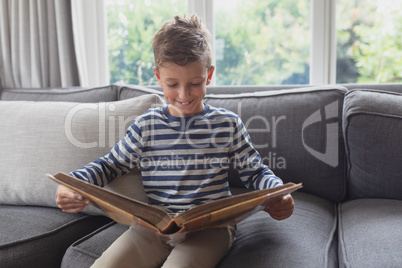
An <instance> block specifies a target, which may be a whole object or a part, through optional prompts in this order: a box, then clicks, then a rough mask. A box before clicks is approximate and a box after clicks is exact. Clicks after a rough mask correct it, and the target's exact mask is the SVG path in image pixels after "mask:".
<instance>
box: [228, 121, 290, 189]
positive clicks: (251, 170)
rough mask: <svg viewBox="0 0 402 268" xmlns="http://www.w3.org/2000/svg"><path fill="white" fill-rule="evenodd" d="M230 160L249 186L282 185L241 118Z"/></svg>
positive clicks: (262, 187)
mask: <svg viewBox="0 0 402 268" xmlns="http://www.w3.org/2000/svg"><path fill="white" fill-rule="evenodd" d="M230 160H231V161H232V162H233V163H234V165H235V167H236V168H237V170H238V171H239V175H240V179H241V180H242V182H243V184H244V185H245V186H246V187H247V188H251V189H257V190H258V189H266V188H273V187H276V186H279V185H282V184H283V183H282V180H281V179H280V178H278V177H277V176H275V174H274V173H273V172H272V170H271V169H270V168H269V167H268V166H266V165H264V164H263V163H262V161H261V156H260V154H259V153H258V152H257V150H256V149H255V148H254V147H253V145H252V143H251V140H250V136H249V134H248V132H247V130H246V128H245V126H244V124H243V122H242V121H241V120H240V118H238V119H237V126H236V130H235V133H234V136H233V147H232V150H231V151H230Z"/></svg>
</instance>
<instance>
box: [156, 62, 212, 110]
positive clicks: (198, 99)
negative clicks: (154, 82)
mask: <svg viewBox="0 0 402 268" xmlns="http://www.w3.org/2000/svg"><path fill="white" fill-rule="evenodd" d="M153 69H154V72H155V75H156V78H157V79H158V83H159V85H160V86H161V87H162V88H163V93H164V95H165V98H166V100H167V101H168V102H169V103H170V105H169V107H168V110H169V113H170V114H171V115H173V116H176V117H188V116H193V115H196V114H198V113H200V112H202V111H203V110H204V103H203V102H202V101H203V99H204V97H205V93H206V86H207V85H209V84H210V82H211V78H212V75H213V73H214V67H211V69H210V70H207V68H205V66H203V65H202V64H201V63H200V62H198V61H195V62H193V63H191V64H189V65H186V66H180V65H177V64H175V63H171V62H169V63H165V64H164V65H163V67H160V68H159V69H156V68H155V67H154V68H153Z"/></svg>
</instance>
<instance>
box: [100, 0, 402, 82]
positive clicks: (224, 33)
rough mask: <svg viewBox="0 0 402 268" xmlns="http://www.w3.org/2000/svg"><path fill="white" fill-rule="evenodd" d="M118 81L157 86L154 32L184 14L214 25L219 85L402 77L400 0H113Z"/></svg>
mask: <svg viewBox="0 0 402 268" xmlns="http://www.w3.org/2000/svg"><path fill="white" fill-rule="evenodd" d="M105 2H106V8H107V16H108V26H109V29H108V36H109V58H110V69H111V70H110V72H111V83H116V82H120V83H128V84H139V85H156V84H157V82H156V79H155V78H154V73H153V71H152V67H153V65H154V60H153V53H152V38H153V35H154V34H155V32H156V31H157V30H158V29H159V28H160V27H161V26H162V24H163V23H164V22H165V21H166V20H168V19H170V18H171V17H172V16H173V15H176V14H187V13H189V14H192V13H197V14H199V15H200V16H201V17H202V18H203V19H204V22H205V23H206V24H207V27H208V28H210V30H211V32H212V34H213V36H214V37H215V39H214V41H213V47H214V51H215V57H214V60H215V63H214V64H215V65H216V71H215V78H216V79H215V84H216V85H268V84H309V83H314V84H325V83H375V82H378V83H384V82H402V64H401V63H402V62H401V61H402V38H401V37H402V11H401V10H402V3H401V1H394V0H359V1H347V0H337V1H336V0H264V1H262V0H105Z"/></svg>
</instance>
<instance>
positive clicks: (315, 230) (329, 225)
mask: <svg viewBox="0 0 402 268" xmlns="http://www.w3.org/2000/svg"><path fill="white" fill-rule="evenodd" d="M292 195H293V197H294V200H295V209H294V212H293V215H292V216H291V217H290V218H288V219H286V220H283V221H276V220H274V219H272V218H271V217H269V215H268V214H266V213H265V212H259V213H257V214H255V215H254V216H252V217H250V218H248V219H246V220H244V221H243V222H241V223H240V224H238V226H237V227H238V228H237V238H236V241H235V243H234V245H233V248H232V249H231V251H230V252H229V253H228V254H227V255H226V257H225V258H224V259H223V260H222V261H221V263H220V265H219V266H218V267H222V268H223V267H239V268H240V267H241V268H243V267H253V268H257V267H261V268H263V267H289V268H291V267H294V268H299V267H311V268H313V267H317V268H321V267H328V268H329V267H338V266H337V264H338V262H337V241H336V238H335V237H334V235H335V232H336V227H337V217H336V206H335V205H334V204H333V203H331V202H329V201H327V200H324V199H322V198H319V197H315V196H313V195H310V194H306V193H302V192H296V193H293V194H292ZM250 260H252V262H250Z"/></svg>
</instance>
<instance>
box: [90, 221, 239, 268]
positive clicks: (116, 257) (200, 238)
mask: <svg viewBox="0 0 402 268" xmlns="http://www.w3.org/2000/svg"><path fill="white" fill-rule="evenodd" d="M235 232H236V231H235V228H234V227H233V226H229V227H226V228H216V229H207V230H203V231H198V232H193V233H188V234H187V235H186V236H185V237H184V236H182V235H176V236H173V237H172V239H169V240H167V239H164V238H163V237H161V236H160V235H158V234H156V233H155V232H152V231H149V230H147V229H144V228H142V227H138V226H131V227H130V229H128V230H127V231H126V232H125V233H123V234H122V235H121V236H120V237H119V238H118V239H117V240H116V241H115V242H114V243H113V244H112V245H111V246H110V247H109V248H108V249H107V250H106V251H105V252H104V253H103V254H102V256H101V257H100V258H99V259H98V260H96V262H95V263H94V264H93V266H92V267H95V268H111V267H118V268H123V267H130V268H133V267H135V268H154V267H163V268H184V267H191V268H197V267H200V268H208V267H211V268H213V267H215V266H216V265H217V264H218V263H219V261H220V260H221V259H222V258H223V257H224V256H225V255H226V253H227V252H228V251H229V249H230V247H231V246H232V244H233V242H234V239H235Z"/></svg>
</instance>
